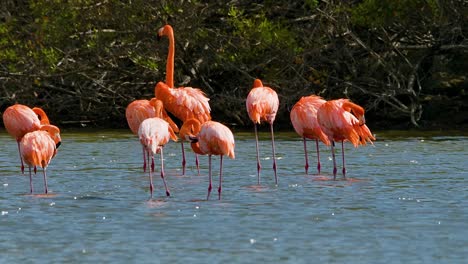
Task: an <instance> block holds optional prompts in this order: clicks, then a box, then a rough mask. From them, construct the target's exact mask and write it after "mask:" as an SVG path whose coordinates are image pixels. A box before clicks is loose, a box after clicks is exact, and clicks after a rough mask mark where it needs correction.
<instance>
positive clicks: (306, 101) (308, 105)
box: [290, 95, 330, 174]
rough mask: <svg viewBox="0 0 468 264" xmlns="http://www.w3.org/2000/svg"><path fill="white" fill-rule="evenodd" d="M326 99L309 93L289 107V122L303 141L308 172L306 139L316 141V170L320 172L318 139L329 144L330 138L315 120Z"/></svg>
mask: <svg viewBox="0 0 468 264" xmlns="http://www.w3.org/2000/svg"><path fill="white" fill-rule="evenodd" d="M325 102H326V101H325V100H324V99H323V98H321V97H320V96H316V95H310V96H305V97H302V98H301V99H300V100H299V101H298V102H297V103H296V104H295V105H294V106H293V108H292V109H291V114H290V117H291V123H292V124H293V127H294V130H295V131H296V133H297V134H299V136H301V137H302V138H303V141H304V154H305V171H306V174H307V173H308V168H309V164H308V157H307V142H306V139H312V140H315V141H316V146H317V170H318V173H320V156H319V148H318V140H320V141H322V142H323V143H324V144H325V145H330V140H329V139H328V137H327V135H326V134H325V133H324V132H323V131H322V128H321V127H320V124H319V123H318V120H317V111H318V109H319V108H320V106H322V104H323V103H325Z"/></svg>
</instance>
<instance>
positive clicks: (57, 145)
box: [55, 141, 62, 149]
mask: <svg viewBox="0 0 468 264" xmlns="http://www.w3.org/2000/svg"><path fill="white" fill-rule="evenodd" d="M60 145H62V141H59V142H57V143H56V144H55V148H56V149H58V148H59V147H60Z"/></svg>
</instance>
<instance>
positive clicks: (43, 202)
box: [0, 131, 468, 263]
mask: <svg viewBox="0 0 468 264" xmlns="http://www.w3.org/2000/svg"><path fill="white" fill-rule="evenodd" d="M455 135H456V136H442V135H438V134H422V135H412V136H408V135H405V134H404V133H399V134H392V133H377V139H378V140H377V142H375V145H374V146H366V147H361V148H358V149H355V148H353V147H351V146H350V145H349V144H346V145H345V151H346V153H347V166H346V167H347V170H348V180H347V181H344V180H338V181H331V180H329V179H330V177H331V171H332V163H331V158H330V156H331V155H330V151H329V150H328V148H326V147H325V146H321V151H322V152H321V153H322V157H321V158H322V170H323V172H322V174H321V175H320V176H317V175H314V173H316V170H315V163H314V161H315V157H316V154H315V151H314V144H312V143H311V144H310V145H309V149H310V150H311V153H310V156H309V157H310V161H311V164H312V165H311V169H310V172H309V173H310V175H305V174H304V156H303V147H302V141H301V140H300V139H299V138H298V137H297V136H296V135H295V134H292V133H283V134H278V135H277V139H276V143H277V151H278V155H277V156H278V157H277V158H278V167H279V173H278V175H279V185H278V186H275V185H274V176H273V173H272V169H271V146H270V142H269V141H268V134H263V135H262V137H261V139H262V141H261V142H260V151H261V156H262V165H263V171H262V187H261V188H260V187H258V186H256V161H255V144H254V137H253V135H252V134H250V133H244V134H241V133H238V134H235V138H236V159H235V160H230V159H225V162H224V182H223V199H222V200H221V201H218V200H217V199H216V198H217V192H216V190H217V186H218V181H217V177H216V176H217V175H218V169H219V158H218V157H215V158H214V163H213V165H214V167H213V171H214V173H215V181H214V189H213V190H214V192H213V193H212V197H211V198H212V199H211V200H210V201H205V200H204V199H205V197H206V191H207V186H208V176H207V174H208V167H207V164H208V158H207V157H201V160H200V161H201V165H202V167H201V176H198V175H197V173H196V169H195V167H194V156H193V154H192V153H191V152H189V154H188V155H187V158H188V165H189V168H188V171H187V175H186V176H181V170H180V161H181V159H180V145H179V144H177V143H173V142H171V143H169V144H168V145H167V146H166V147H165V149H164V154H165V168H166V174H167V181H168V185H169V188H170V189H171V192H172V196H171V197H170V198H166V197H165V195H164V190H163V185H162V182H161V180H160V178H159V177H158V173H159V160H158V159H156V161H157V162H156V165H157V169H156V173H155V174H156V176H155V178H154V181H155V197H154V199H153V200H151V201H149V200H148V199H149V190H148V177H147V174H145V173H143V171H142V167H141V165H142V164H141V163H142V162H141V146H140V144H139V142H138V141H137V138H136V137H135V136H133V135H131V134H130V133H128V132H127V131H97V132H93V133H89V132H88V133H83V132H81V133H73V132H66V131H65V132H63V134H62V140H63V142H62V146H61V147H60V149H59V153H58V155H57V157H56V158H55V159H54V160H53V161H52V163H51V164H50V166H49V169H48V173H49V189H50V191H51V193H52V194H53V196H49V197H45V198H44V197H38V196H30V195H28V191H29V179H28V177H27V176H22V175H21V173H20V172H19V160H18V153H17V147H16V143H15V142H14V141H13V139H12V138H10V137H9V136H8V135H7V134H6V133H5V132H4V131H1V132H0V142H1V145H2V151H1V152H0V211H1V214H0V262H1V263H36V262H39V263H58V262H61V263H64V262H67V263H76V262H81V263H83V262H85V263H90V262H91V261H93V262H95V263H109V262H112V263H233V262H237V263H255V262H258V263H266V262H269V263H280V262H281V263H319V262H321V263H323V262H325V263H466V259H467V258H468V231H467V230H468V184H467V176H468V172H467V168H468V159H467V157H468V155H467V154H468V149H467V147H468V136H467V135H466V133H465V135H463V133H458V134H455ZM338 150H340V148H338ZM338 154H339V152H338ZM158 157H159V156H157V158H158ZM338 164H339V166H340V167H339V171H341V161H340V162H339V163H338ZM34 186H35V190H36V192H42V191H43V185H42V176H41V174H38V176H36V177H35V178H34ZM96 261H98V262H96Z"/></svg>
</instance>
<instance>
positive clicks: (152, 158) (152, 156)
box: [151, 155, 154, 172]
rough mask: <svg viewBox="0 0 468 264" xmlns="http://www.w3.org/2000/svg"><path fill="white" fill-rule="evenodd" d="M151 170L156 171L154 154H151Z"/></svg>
mask: <svg viewBox="0 0 468 264" xmlns="http://www.w3.org/2000/svg"><path fill="white" fill-rule="evenodd" d="M151 171H152V172H154V155H151Z"/></svg>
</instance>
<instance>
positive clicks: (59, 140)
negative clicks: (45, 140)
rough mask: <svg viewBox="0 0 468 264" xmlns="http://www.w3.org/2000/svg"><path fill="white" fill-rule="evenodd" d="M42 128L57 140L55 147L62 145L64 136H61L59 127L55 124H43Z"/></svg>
mask: <svg viewBox="0 0 468 264" xmlns="http://www.w3.org/2000/svg"><path fill="white" fill-rule="evenodd" d="M40 130H43V131H46V132H47V133H48V134H49V136H50V137H51V138H52V139H53V140H54V142H55V148H58V147H60V145H61V144H62V138H61V137H60V129H59V128H58V127H56V126H54V125H43V126H41V128H40Z"/></svg>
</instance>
